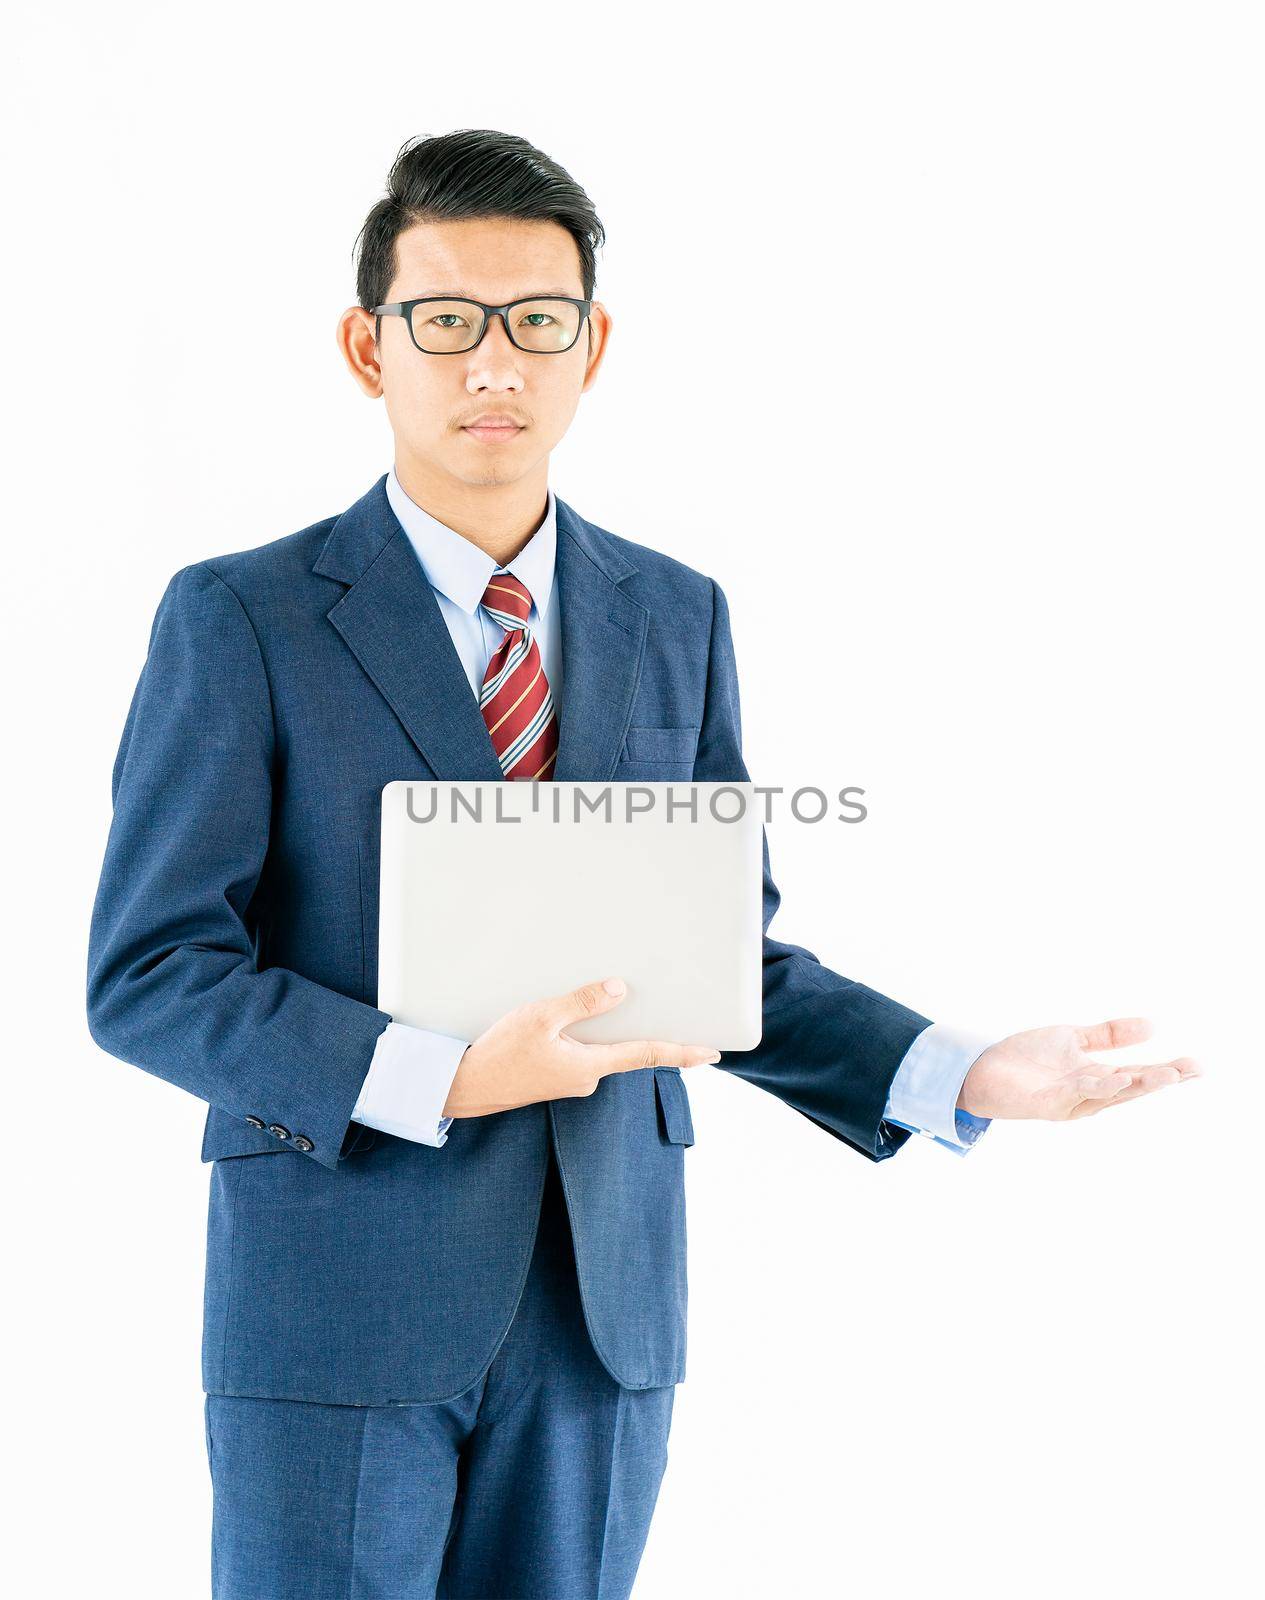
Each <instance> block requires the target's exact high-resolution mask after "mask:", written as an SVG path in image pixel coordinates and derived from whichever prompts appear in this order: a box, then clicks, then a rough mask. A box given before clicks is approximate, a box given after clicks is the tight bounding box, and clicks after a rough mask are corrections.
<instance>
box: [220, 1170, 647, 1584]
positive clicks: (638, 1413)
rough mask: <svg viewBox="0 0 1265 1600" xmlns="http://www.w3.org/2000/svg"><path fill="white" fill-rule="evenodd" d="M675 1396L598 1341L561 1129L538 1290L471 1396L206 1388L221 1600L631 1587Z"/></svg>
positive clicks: (544, 1218) (536, 1252)
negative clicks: (421, 1400) (571, 1211)
mask: <svg viewBox="0 0 1265 1600" xmlns="http://www.w3.org/2000/svg"><path fill="white" fill-rule="evenodd" d="M248 1159H250V1158H248ZM255 1159H260V1160H269V1159H271V1158H270V1157H268V1156H261V1157H258V1158H255ZM445 1270H447V1271H448V1272H449V1273H451V1274H452V1280H453V1282H454V1284H456V1285H459V1284H460V1277H461V1262H460V1261H459V1260H458V1261H450V1262H448V1263H447V1265H446V1269H445ZM365 1314H366V1315H367V1316H371V1315H372V1314H373V1309H372V1305H371V1303H366V1306H365ZM675 1394H676V1390H675V1386H674V1385H667V1386H665V1387H662V1388H654V1389H626V1388H623V1387H622V1386H621V1385H619V1384H618V1383H616V1382H615V1380H614V1379H613V1378H612V1377H611V1376H610V1374H609V1373H608V1372H607V1371H606V1369H605V1367H604V1366H603V1365H602V1364H601V1362H600V1361H599V1359H598V1357H597V1354H596V1352H595V1351H594V1349H593V1346H592V1343H591V1341H590V1339H589V1336H588V1331H587V1329H586V1327H585V1322H584V1313H583V1309H582V1306H581V1303H580V1291H579V1282H578V1279H577V1276H576V1266H575V1255H574V1250H573V1245H572V1238H571V1228H570V1223H569V1221H568V1218H567V1210H566V1202H565V1199H564V1196H563V1192H562V1185H561V1179H560V1176H559V1173H558V1167H557V1162H556V1160H555V1157H554V1154H553V1149H552V1144H551V1146H550V1153H549V1165H548V1172H547V1175H546V1179H545V1192H544V1199H543V1204H542V1209H541V1216H540V1224H539V1227H538V1229H537V1233H536V1239H535V1244H534V1248H533V1252H532V1260H531V1266H530V1268H529V1271H528V1275H527V1282H526V1285H525V1287H524V1289H523V1294H522V1298H521V1300H520V1301H519V1304H518V1307H517V1309H516V1311H515V1313H514V1316H513V1319H512V1321H511V1324H510V1327H509V1330H508V1332H507V1333H506V1336H505V1338H504V1339H503V1340H502V1342H501V1344H500V1346H499V1348H498V1349H497V1352H496V1354H495V1356H494V1357H493V1359H492V1361H491V1364H490V1365H489V1367H488V1368H487V1370H486V1371H485V1372H484V1374H483V1376H482V1377H481V1378H479V1379H478V1380H477V1381H476V1382H475V1383H474V1384H472V1385H471V1386H470V1388H468V1389H467V1390H466V1391H465V1392H464V1393H463V1394H460V1395H458V1396H457V1397H456V1398H455V1399H451V1400H444V1401H440V1402H437V1403H434V1404H425V1405H417V1404H397V1405H375V1406H353V1405H322V1404H315V1403H311V1402H308V1401H301V1400H277V1399H270V1398H266V1397H256V1396H244V1395H224V1394H208V1395H207V1396H206V1405H205V1409H206V1443H207V1456H208V1462H209V1466H210V1471H211V1482H212V1494H213V1516H212V1534H211V1572H212V1579H211V1589H212V1595H213V1597H214V1600H300V1597H302V1600H335V1597H337V1600H624V1597H626V1596H628V1595H630V1594H631V1593H632V1586H633V1581H634V1578H635V1576H636V1572H637V1567H638V1564H639V1562H640V1560H641V1555H642V1551H643V1549H644V1548H645V1542H646V1537H647V1534H648V1533H649V1529H650V1520H651V1517H652V1516H653V1513H654V1507H655V1502H656V1500H657V1498H658V1493H659V1486H660V1483H661V1481H662V1478H663V1473H664V1469H665V1467H666V1466H667V1456H668V1451H667V1442H668V1432H669V1429H670V1427H671V1421H672V1405H673V1400H674V1398H675Z"/></svg>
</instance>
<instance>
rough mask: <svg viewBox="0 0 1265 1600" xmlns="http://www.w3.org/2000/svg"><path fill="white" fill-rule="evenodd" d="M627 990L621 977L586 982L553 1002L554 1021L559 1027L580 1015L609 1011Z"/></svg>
mask: <svg viewBox="0 0 1265 1600" xmlns="http://www.w3.org/2000/svg"><path fill="white" fill-rule="evenodd" d="M627 992H628V986H627V985H626V984H625V982H624V980H623V979H622V978H606V979H599V981H598V982H596V983H586V984H584V985H583V986H582V987H581V988H579V989H573V990H572V991H571V993H570V994H564V995H560V996H559V997H558V999H557V1001H556V1002H555V1004H554V1021H555V1022H556V1023H557V1025H558V1026H559V1027H561V1028H565V1027H566V1025H567V1023H568V1022H578V1021H579V1020H580V1019H581V1018H582V1017H592V1016H596V1015H597V1013H598V1012H599V1011H609V1010H610V1009H611V1007H612V1006H616V1005H618V1004H619V1002H620V1001H621V1000H622V999H623V998H624V995H625V994H626V993H627Z"/></svg>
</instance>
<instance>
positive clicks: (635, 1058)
mask: <svg viewBox="0 0 1265 1600" xmlns="http://www.w3.org/2000/svg"><path fill="white" fill-rule="evenodd" d="M577 1042H578V1041H577ZM581 1048H582V1049H583V1050H584V1052H585V1054H586V1055H587V1056H588V1058H589V1060H590V1062H592V1063H594V1064H595V1065H596V1067H597V1071H598V1072H599V1073H601V1075H602V1076H603V1077H605V1075H606V1074H607V1073H608V1072H636V1071H638V1069H640V1068H643V1067H703V1066H715V1064H716V1063H717V1062H718V1061H719V1060H720V1052H719V1051H718V1050H715V1049H713V1047H712V1046H711V1045H709V1044H673V1043H672V1042H671V1041H670V1040H665V1039H628V1040H625V1041H623V1042H621V1043H619V1044H582V1045H581Z"/></svg>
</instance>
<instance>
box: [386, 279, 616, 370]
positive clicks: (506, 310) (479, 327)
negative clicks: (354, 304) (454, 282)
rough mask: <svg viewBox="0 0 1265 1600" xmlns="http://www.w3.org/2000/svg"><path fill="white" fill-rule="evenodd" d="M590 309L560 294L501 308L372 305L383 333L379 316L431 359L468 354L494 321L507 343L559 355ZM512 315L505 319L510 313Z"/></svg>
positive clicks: (444, 301)
mask: <svg viewBox="0 0 1265 1600" xmlns="http://www.w3.org/2000/svg"><path fill="white" fill-rule="evenodd" d="M592 305H593V302H592V301H591V300H571V299H569V298H568V297H567V296H565V295H554V294H546V295H536V296H534V297H533V298H532V299H530V300H511V301H510V302H509V304H508V305H504V306H485V305H484V304H483V302H482V301H481V300H454V299H451V298H440V297H439V296H438V295H428V296H426V297H424V298H423V299H421V300H397V301H396V302H395V303H394V304H393V305H389V306H373V307H372V308H371V309H372V311H373V314H374V316H375V317H377V319H378V322H377V325H376V328H375V330H374V332H375V337H380V336H381V333H382V318H383V317H403V318H404V320H405V321H406V322H407V323H408V331H409V333H410V335H411V336H412V339H413V343H414V344H415V345H416V346H417V348H418V349H419V350H421V351H423V352H424V353H425V354H426V355H430V356H455V355H460V354H461V352H462V351H463V350H473V349H474V347H475V345H477V344H478V342H479V340H480V339H482V337H483V335H484V334H485V333H486V332H487V328H488V323H489V322H490V321H491V320H492V318H493V317H497V316H499V317H500V319H501V321H502V322H503V323H504V325H505V331H506V333H507V334H508V335H509V338H510V343H511V344H514V345H517V347H518V348H519V349H520V350H529V351H531V352H532V353H533V354H534V355H561V354H562V352H563V351H564V350H569V349H570V348H571V346H572V345H573V344H574V343H575V341H576V340H577V339H578V338H579V337H580V329H581V327H582V326H583V325H584V319H585V318H586V317H587V316H588V314H589V311H590V309H591V307H592ZM511 311H512V312H513V313H514V316H513V317H511V316H510V312H511Z"/></svg>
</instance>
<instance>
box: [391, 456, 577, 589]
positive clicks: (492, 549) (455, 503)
mask: <svg viewBox="0 0 1265 1600" xmlns="http://www.w3.org/2000/svg"><path fill="white" fill-rule="evenodd" d="M395 475H396V477H397V478H398V479H399V480H400V487H401V488H402V489H403V490H404V493H405V494H406V495H408V497H409V499H410V500H411V501H412V502H413V504H414V505H417V506H421V508H422V510H423V511H425V512H427V513H428V514H429V515H430V516H432V517H434V518H435V520H436V521H437V522H442V523H443V525H444V526H445V527H446V528H451V529H452V531H453V532H454V533H459V534H460V535H461V537H462V538H463V539H469V541H470V543H471V544H474V545H477V546H478V547H479V549H480V550H482V551H484V553H485V554H487V555H490V556H491V557H492V559H493V560H494V561H495V562H496V564H497V565H498V566H501V567H503V566H506V565H507V564H508V563H509V562H511V561H512V560H513V559H514V557H515V556H516V555H517V554H518V552H519V551H520V550H521V549H522V548H523V546H524V545H525V544H526V543H527V542H528V540H529V539H530V538H531V537H532V535H533V534H534V533H535V532H536V530H537V528H539V527H540V525H541V523H542V522H543V521H544V520H545V513H546V511H547V510H548V509H549V486H548V482H547V478H546V474H545V472H544V471H542V472H541V474H540V476H539V479H537V478H536V476H535V475H533V476H532V477H529V478H523V479H519V480H518V481H516V482H514V483H489V484H476V485H470V484H465V483H457V482H454V480H453V479H451V478H448V479H445V480H443V481H442V482H441V481H436V480H435V479H434V478H433V477H431V476H430V475H428V474H426V473H424V472H419V471H417V470H416V469H415V468H413V467H410V466H409V465H408V463H406V462H402V461H399V460H397V461H396V463H395Z"/></svg>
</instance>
